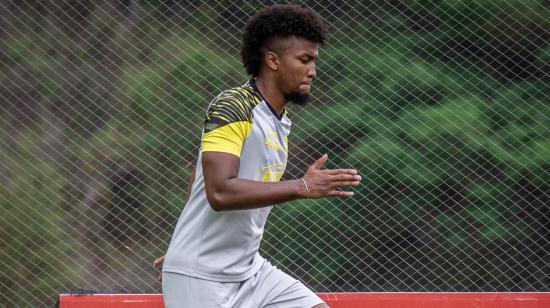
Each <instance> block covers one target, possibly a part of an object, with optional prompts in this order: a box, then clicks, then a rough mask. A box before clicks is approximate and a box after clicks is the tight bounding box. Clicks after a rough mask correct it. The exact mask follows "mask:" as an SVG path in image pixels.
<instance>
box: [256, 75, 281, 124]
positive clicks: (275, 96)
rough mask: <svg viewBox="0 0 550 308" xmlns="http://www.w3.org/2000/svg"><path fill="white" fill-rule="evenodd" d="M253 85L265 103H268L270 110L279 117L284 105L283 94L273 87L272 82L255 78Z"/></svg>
mask: <svg viewBox="0 0 550 308" xmlns="http://www.w3.org/2000/svg"><path fill="white" fill-rule="evenodd" d="M255 83H256V88H258V91H260V93H261V94H262V96H263V97H264V98H265V99H266V100H267V102H266V103H268V104H269V106H271V108H272V109H273V110H274V111H275V112H276V113H277V114H278V115H279V116H280V115H281V114H282V113H283V111H284V109H285V105H286V100H285V96H284V95H283V93H282V92H281V91H279V89H278V88H277V87H276V86H275V83H274V82H273V80H269V79H267V78H260V77H256V79H255Z"/></svg>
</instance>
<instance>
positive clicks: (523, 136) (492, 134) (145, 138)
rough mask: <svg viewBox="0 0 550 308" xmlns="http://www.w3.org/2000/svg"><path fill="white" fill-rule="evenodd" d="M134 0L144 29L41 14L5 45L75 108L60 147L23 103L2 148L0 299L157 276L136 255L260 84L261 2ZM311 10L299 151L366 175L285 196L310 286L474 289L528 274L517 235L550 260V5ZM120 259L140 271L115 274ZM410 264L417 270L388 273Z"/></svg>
mask: <svg viewBox="0 0 550 308" xmlns="http://www.w3.org/2000/svg"><path fill="white" fill-rule="evenodd" d="M100 5H101V4H91V3H90V4H89V5H88V8H89V9H92V8H94V7H95V6H100ZM140 5H141V11H140V12H141V13H140V14H141V15H140V16H139V18H138V20H137V21H136V25H137V26H136V28H135V29H130V30H128V29H123V30H124V31H123V30H121V29H122V28H123V27H120V29H118V28H117V29H118V30H117V29H115V27H114V25H116V24H117V20H116V19H115V18H114V17H113V16H115V15H113V16H111V17H110V18H106V19H102V18H101V16H91V15H90V17H89V18H88V20H86V22H82V24H79V23H78V22H77V21H75V20H71V21H70V22H68V23H67V24H65V23H63V22H61V21H60V25H59V27H60V28H59V29H57V30H55V31H56V32H54V33H49V35H50V37H52V38H55V39H52V40H49V41H48V42H41V40H42V38H41V36H42V34H44V32H45V31H50V30H51V28H48V27H45V26H43V24H40V22H41V21H42V20H43V19H44V18H45V17H44V16H36V25H35V26H36V27H37V28H36V29H33V31H34V32H36V33H31V32H33V31H30V30H29V29H27V28H21V30H20V31H18V33H17V34H14V35H13V36H10V37H8V38H7V39H4V38H2V42H3V43H4V44H5V46H6V48H4V49H5V52H4V54H5V56H6V58H7V59H10V61H7V62H5V63H9V65H10V67H7V66H5V65H4V66H3V67H4V71H5V72H6V74H7V75H5V76H3V77H2V81H3V84H7V85H9V86H10V88H9V89H8V91H7V93H15V94H14V100H16V101H19V100H21V99H20V98H17V97H16V95H17V93H19V92H18V91H20V90H22V91H26V92H29V93H32V95H35V96H36V97H40V98H41V99H43V101H42V100H37V101H36V102H37V106H38V105H39V106H40V107H41V108H43V109H44V110H50V109H51V110H54V109H55V110H57V112H58V113H60V114H61V115H62V116H61V117H60V120H59V121H58V122H59V123H57V122H56V123H52V125H57V126H56V129H55V130H52V131H57V130H60V131H62V132H63V133H64V134H65V136H66V138H65V139H64V140H54V141H55V142H59V143H62V142H63V143H64V146H65V147H64V149H65V152H63V151H61V152H60V151H59V150H58V148H57V145H56V143H55V142H51V143H52V144H53V145H51V144H49V143H48V140H50V139H49V138H51V136H49V135H48V134H49V133H50V132H51V131H48V132H38V131H39V130H40V129H38V128H36V127H37V126H39V125H34V121H36V118H32V117H31V116H27V115H26V114H25V119H24V120H22V122H21V123H20V124H21V126H24V127H25V129H20V130H18V134H16V135H17V136H15V137H13V138H15V139H13V140H11V139H10V142H9V144H12V143H14V145H13V146H12V147H13V148H14V149H15V150H13V149H12V148H11V147H10V149H9V150H8V148H7V147H5V148H1V149H0V158H1V159H2V162H5V161H6V162H8V163H5V164H4V163H3V164H2V165H0V168H2V169H1V171H2V172H3V174H2V175H3V176H4V177H3V178H0V181H4V182H2V185H0V195H1V199H0V211H1V212H0V222H1V226H0V231H1V232H2V234H3V235H4V236H3V238H2V240H0V245H1V247H2V249H0V258H1V260H4V261H2V262H0V264H2V266H5V268H4V267H2V271H0V272H2V279H4V277H8V278H9V279H8V281H9V282H10V284H2V285H1V286H2V287H3V288H2V289H0V294H2V296H5V297H7V298H18V296H19V295H18V294H27V293H24V292H26V291H28V292H30V293H32V294H36V298H39V299H44V298H53V297H55V294H54V293H56V292H59V291H64V290H67V289H70V288H72V287H73V285H72V284H71V282H75V281H76V282H82V284H83V285H79V286H74V287H82V286H85V285H86V284H85V283H89V285H92V286H93V287H95V288H97V286H98V285H99V286H105V285H106V284H108V283H112V284H116V283H117V280H122V279H124V281H125V283H126V284H127V285H130V286H127V289H124V291H129V292H132V291H136V290H138V291H142V290H144V289H148V288H150V287H149V284H147V283H145V284H141V285H139V284H138V285H133V283H136V284H137V282H138V281H143V280H144V277H143V276H142V275H141V274H142V273H143V267H144V265H143V263H140V261H142V260H141V259H142V258H148V259H153V258H154V257H155V256H158V255H160V254H162V253H163V252H164V250H165V248H166V245H167V240H168V238H169V236H170V234H171V231H172V228H173V226H174V222H175V219H176V217H177V216H178V215H179V214H180V212H181V208H182V207H183V204H184V200H185V197H186V196H185V193H186V189H187V181H188V179H189V177H190V174H191V172H192V166H193V165H194V163H195V159H196V153H197V150H198V146H199V139H200V134H201V129H202V122H203V120H204V119H203V116H204V110H205V109H206V107H207V104H208V102H209V101H210V100H211V99H212V98H213V97H214V96H215V95H217V94H218V93H219V92H220V91H222V90H224V89H226V88H228V87H231V86H235V85H238V84H240V83H242V82H243V81H245V80H246V78H247V77H246V76H245V74H244V73H243V69H242V67H241V64H240V63H239V57H238V48H237V46H238V36H237V35H236V33H237V31H238V29H239V28H240V26H242V24H243V22H244V20H245V17H246V16H247V14H249V13H250V12H252V11H254V10H255V9H256V8H255V7H254V5H253V4H251V3H249V2H242V1H241V2H238V3H233V2H231V1H222V2H219V3H217V4H214V5H213V6H212V5H208V4H206V3H202V4H201V3H195V2H189V3H182V4H181V5H180V4H178V5H170V1H168V2H166V1H146V2H144V3H143V4H140ZM32 6H33V4H29V8H30V7H32ZM318 7H319V10H320V14H321V15H322V16H323V17H325V18H327V20H328V21H329V23H330V26H331V27H330V28H331V33H332V34H331V35H332V38H331V40H330V42H329V44H328V45H327V46H325V47H323V48H321V49H320V60H319V67H318V77H319V78H318V79H319V80H317V81H316V83H315V84H314V90H313V91H314V92H313V96H314V99H313V102H312V105H314V106H315V107H316V108H309V107H307V108H305V109H303V110H300V111H298V112H297V115H296V116H292V120H293V122H294V126H293V134H292V135H291V140H290V141H291V142H293V143H294V144H293V145H292V146H291V149H292V148H295V149H306V150H307V153H305V154H304V155H307V156H308V157H309V156H310V155H313V152H320V153H329V159H330V160H329V163H328V166H327V167H329V168H340V167H346V168H347V167H355V168H357V169H358V171H359V174H360V175H361V176H362V177H363V181H362V184H361V186H359V187H357V188H355V189H353V190H354V191H355V196H354V197H353V198H350V199H345V200H341V199H327V200H318V201H306V202H303V203H302V202H294V203H291V204H289V205H285V206H284V207H281V208H275V210H274V213H273V214H272V215H271V217H270V221H269V225H268V228H267V232H266V234H265V241H264V244H263V245H264V246H263V247H262V249H263V251H264V253H265V255H266V256H267V257H268V258H270V259H271V260H273V261H274V262H276V263H277V264H278V265H280V266H282V267H284V268H286V269H288V270H290V271H291V272H293V273H294V274H296V275H297V276H299V277H301V278H303V279H304V280H305V281H306V282H307V283H308V284H309V285H312V286H317V289H316V290H317V291H341V290H344V289H345V290H353V291H357V290H365V291H368V290H378V291H380V290H382V291H387V290H392V288H394V289H395V290H400V291H403V290H407V291H410V290H421V291H425V290H435V291H441V290H457V288H458V289H460V287H457V286H456V283H457V281H458V282H462V281H464V286H463V288H464V289H466V290H468V291H478V289H475V287H470V285H473V286H477V283H478V282H477V281H470V280H468V279H472V278H471V277H478V278H479V280H480V281H484V282H485V283H486V284H487V285H489V286H490V285H494V284H495V281H497V282H498V283H499V284H502V285H504V284H505V283H508V281H517V280H520V281H523V280H525V279H524V278H523V277H521V276H518V275H522V273H519V272H518V274H517V275H516V274H514V273H512V274H510V273H509V272H514V270H508V271H506V270H502V267H509V268H513V267H514V266H516V264H518V263H520V261H522V260H525V259H521V258H520V257H521V256H520V255H519V253H514V251H516V250H515V249H516V246H518V247H519V246H521V245H525V246H524V249H523V250H522V254H525V253H529V254H530V255H529V256H528V257H529V258H531V259H542V258H541V252H540V251H535V249H532V247H531V246H529V245H533V243H535V244H537V243H536V239H537V238H544V237H543V236H544V234H542V233H538V232H541V231H540V230H543V229H544V228H542V227H539V229H537V228H536V227H534V226H537V224H538V225H539V226H540V223H541V221H542V219H540V216H541V215H538V214H537V213H542V212H543V211H544V210H545V209H546V208H547V205H546V203H547V202H548V200H547V197H546V199H544V198H545V196H547V191H548V190H549V187H548V170H549V163H548V162H549V161H550V142H549V141H548V140H549V137H550V136H549V133H548V127H549V126H550V123H549V118H550V111H549V109H548V107H547V105H548V93H550V86H549V84H550V83H548V80H547V79H548V78H547V74H545V72H546V71H548V63H549V61H548V60H549V54H550V52H549V51H550V49H549V47H548V43H547V40H546V39H547V37H546V36H544V35H545V33H546V32H545V29H548V26H549V22H548V20H549V19H548V18H547V17H548V13H547V12H545V11H544V10H541V8H542V7H544V5H543V1H519V0H490V1H489V0H487V1H473V0H467V1H463V0H461V1H459V0H456V1H420V0H419V1H405V2H400V1H397V2H396V1H389V2H388V1H371V2H369V3H368V4H367V3H365V2H364V1H348V2H346V3H345V4H344V3H342V4H341V5H340V4H339V5H337V4H336V3H335V2H333V1H325V0H321V1H318ZM63 8H64V7H61V6H60V7H59V11H62V10H63ZM114 9H116V10H119V11H121V12H123V11H124V10H123V9H122V6H121V7H116V8H114ZM96 11H97V12H99V11H102V10H100V9H98V10H96ZM30 12H35V11H33V10H31V11H30ZM106 12H107V11H106ZM109 12H110V13H113V14H115V13H114V11H109ZM110 13H109V14H110ZM59 14H61V15H60V16H68V15H67V14H66V12H65V13H63V14H65V15H63V14H62V13H61V12H59ZM23 15H24V16H22V17H24V18H25V20H30V19H31V17H30V16H33V17H32V18H33V19H34V18H35V17H34V16H35V14H34V13H33V14H23ZM92 15H93V14H92ZM106 15H108V14H107V13H106ZM25 16H26V17H25ZM82 18H83V19H86V17H82ZM45 24H46V23H44V25H45ZM73 28H74V29H73ZM39 29H40V30H39ZM78 31H80V32H78ZM116 31H119V32H120V33H117V32H116ZM126 31H127V32H126ZM77 32H78V33H81V34H82V35H75V33H77ZM84 34H85V35H84ZM205 37H206V38H207V40H205ZM42 41H43V40H42ZM103 49H105V50H110V51H113V52H111V53H108V52H104V53H102V50H103ZM12 64H13V66H11V65H12ZM18 72H25V74H26V75H25V76H26V77H25V76H23V77H18V76H19V75H18V74H19V73H18ZM16 75H17V76H16ZM27 75H28V76H27ZM12 77H13V78H23V79H21V80H20V79H17V80H18V82H19V84H16V83H15V82H13V81H12V80H9V79H10V78H12ZM20 87H23V88H21V89H20ZM77 106H80V107H77ZM2 107H3V106H2ZM32 108H34V107H32ZM36 108H37V109H40V108H38V107H36ZM8 137H9V138H12V136H7V137H6V138H8ZM12 141H13V142H12ZM6 144H8V143H7V142H2V143H1V144H0V145H2V146H4V145H6ZM45 157H50V158H52V159H46V158H45ZM54 158H55V159H54ZM300 158H302V157H300V156H299V157H298V159H300ZM56 159H58V160H59V161H62V163H60V162H59V161H57V160H56ZM296 162H297V161H294V162H291V164H292V163H296ZM300 163H301V162H300ZM289 165H290V164H289ZM77 169H78V170H81V171H79V172H75V170H77ZM4 172H6V173H5V174H4ZM79 181H85V183H80V182H79ZM4 183H8V184H7V185H5V184H4ZM70 189H73V190H70ZM90 196H94V197H93V198H92V197H90ZM545 201H546V203H545ZM545 206H546V207H545ZM77 213H80V214H77ZM75 222H78V223H75ZM86 244H90V245H91V246H93V247H95V249H96V251H89V250H88V249H87V246H86ZM92 244H93V245H92ZM128 249H131V250H128ZM542 253H543V254H544V253H545V252H544V251H542ZM487 259H488V260H498V262H485V263H483V262H482V261H483V260H487ZM419 260H421V261H422V262H420V261H419ZM479 260H482V261H479ZM518 260H519V261H518ZM82 264H84V265H82ZM113 264H114V266H120V267H121V268H125V269H127V271H126V272H121V273H113V272H107V273H103V271H102V270H103V269H105V268H108V267H109V266H113ZM482 265H485V266H482ZM88 269H92V270H91V271H92V272H94V273H95V274H96V275H95V276H93V277H92V275H90V274H89V273H88ZM447 269H451V270H449V271H447ZM432 270H433V272H432ZM136 273H139V274H136ZM350 273H351V274H350ZM411 273H413V274H411ZM425 273H439V275H437V277H430V276H429V275H428V276H424V275H425ZM503 273H505V274H503ZM116 275H119V276H116ZM400 275H401V276H400ZM403 275H413V276H414V275H416V276H414V277H415V278H416V279H415V280H414V281H415V282H414V283H411V284H406V282H407V281H409V280H407V279H402V281H399V282H395V281H393V280H391V279H392V277H394V278H393V279H395V277H400V278H401V277H403ZM12 277H15V278H13V279H12ZM486 277H496V278H495V279H496V280H490V279H489V278H486ZM117 278H118V279H117ZM102 279H103V280H102ZM105 281H107V282H105ZM128 281H130V282H128ZM403 281H405V282H403ZM29 282H31V283H29ZM529 287H530V288H532V287H531V285H529ZM479 288H482V287H479ZM495 288H496V287H495ZM52 290H54V291H52ZM485 290H489V291H493V290H494V288H493V289H487V288H485ZM507 290H509V289H507ZM529 290H531V289H529ZM519 291H521V290H519ZM15 301H18V302H21V303H23V302H24V300H20V301H19V300H18V299H16V300H15Z"/></svg>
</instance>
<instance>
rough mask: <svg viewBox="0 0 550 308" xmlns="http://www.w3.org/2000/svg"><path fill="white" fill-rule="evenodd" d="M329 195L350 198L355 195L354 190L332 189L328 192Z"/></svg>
mask: <svg viewBox="0 0 550 308" xmlns="http://www.w3.org/2000/svg"><path fill="white" fill-rule="evenodd" d="M328 196H329V197H340V198H349V197H352V196H353V191H340V190H332V191H330V192H329V193H328Z"/></svg>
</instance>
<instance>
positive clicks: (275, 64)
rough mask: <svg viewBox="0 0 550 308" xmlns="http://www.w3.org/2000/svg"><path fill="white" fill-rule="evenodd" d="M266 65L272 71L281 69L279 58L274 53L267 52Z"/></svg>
mask: <svg viewBox="0 0 550 308" xmlns="http://www.w3.org/2000/svg"><path fill="white" fill-rule="evenodd" d="M265 64H266V65H267V67H268V68H269V69H270V70H272V71H277V70H278V69H279V56H277V54H276V53H274V52H273V51H267V52H266V53H265Z"/></svg>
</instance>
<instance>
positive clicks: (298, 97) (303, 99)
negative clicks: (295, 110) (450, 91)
mask: <svg viewBox="0 0 550 308" xmlns="http://www.w3.org/2000/svg"><path fill="white" fill-rule="evenodd" d="M308 99H309V93H305V94H302V93H300V92H298V91H294V92H290V93H285V100H286V101H287V102H292V103H294V104H296V105H298V106H305V105H306V104H307V100H308Z"/></svg>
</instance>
